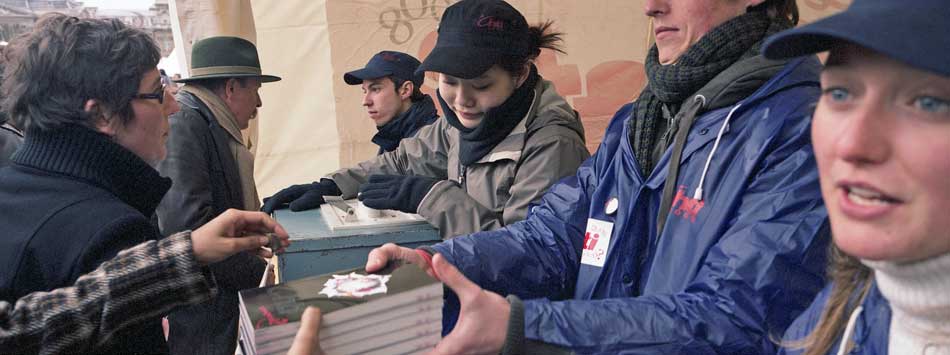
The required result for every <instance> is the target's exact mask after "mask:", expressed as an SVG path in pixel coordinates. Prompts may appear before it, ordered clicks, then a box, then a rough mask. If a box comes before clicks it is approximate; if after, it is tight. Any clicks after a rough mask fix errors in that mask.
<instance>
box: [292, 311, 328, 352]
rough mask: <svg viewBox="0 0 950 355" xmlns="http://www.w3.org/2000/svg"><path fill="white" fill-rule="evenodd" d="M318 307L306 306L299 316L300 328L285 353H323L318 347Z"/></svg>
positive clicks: (319, 318)
mask: <svg viewBox="0 0 950 355" xmlns="http://www.w3.org/2000/svg"><path fill="white" fill-rule="evenodd" d="M320 320H321V315H320V309H318V308H316V307H307V309H305V310H304V311H303V315H302V316H301V317H300V329H299V330H297V336H296V337H294V344H293V345H291V346H290V350H289V351H287V355H324V352H323V349H321V348H320Z"/></svg>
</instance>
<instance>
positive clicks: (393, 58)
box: [381, 52, 399, 62]
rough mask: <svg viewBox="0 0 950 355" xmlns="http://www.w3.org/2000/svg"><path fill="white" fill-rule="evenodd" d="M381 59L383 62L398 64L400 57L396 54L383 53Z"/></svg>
mask: <svg viewBox="0 0 950 355" xmlns="http://www.w3.org/2000/svg"><path fill="white" fill-rule="evenodd" d="M381 57H382V58H383V60H385V61H387V62H398V61H399V57H397V56H396V55H395V54H392V53H389V52H385V53H383V54H382V55H381Z"/></svg>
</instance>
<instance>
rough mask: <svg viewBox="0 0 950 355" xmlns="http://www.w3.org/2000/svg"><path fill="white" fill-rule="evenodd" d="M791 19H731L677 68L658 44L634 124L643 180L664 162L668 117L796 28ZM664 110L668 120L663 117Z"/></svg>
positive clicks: (754, 15) (751, 14)
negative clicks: (663, 60) (660, 147)
mask: <svg viewBox="0 0 950 355" xmlns="http://www.w3.org/2000/svg"><path fill="white" fill-rule="evenodd" d="M791 27H792V25H791V23H789V21H787V20H782V19H771V18H769V17H768V15H766V14H765V13H764V12H761V11H755V12H749V13H745V14H743V15H740V16H737V17H735V18H732V19H730V20H728V21H726V22H724V23H723V24H721V25H719V26H717V27H716V28H714V29H712V30H711V31H709V33H706V34H705V35H703V37H702V38H700V39H699V41H697V42H696V43H694V44H693V45H691V46H690V47H689V48H688V49H687V50H686V52H685V53H683V54H682V55H681V56H680V57H679V58H678V59H677V61H676V63H675V64H671V65H662V64H660V62H659V50H658V49H657V47H656V45H654V46H653V47H651V48H650V51H649V53H648V54H647V58H646V62H645V63H644V66H645V69H646V74H647V79H648V84H647V87H646V88H644V89H643V91H642V92H641V93H640V96H639V97H638V98H637V101H636V103H635V104H634V105H635V109H634V111H633V112H634V113H633V115H634V116H633V120H632V122H630V125H631V128H632V129H631V133H630V137H629V138H630V140H631V142H630V143H631V145H632V146H633V149H634V154H635V155H636V158H637V163H638V164H639V166H640V169H641V172H642V173H643V174H644V175H649V174H650V173H651V172H652V171H653V169H654V167H655V165H656V161H657V160H659V157H657V156H655V154H654V153H655V150H656V147H657V144H658V143H661V139H660V138H661V136H663V135H664V134H665V132H666V131H667V130H669V129H670V128H671V127H672V125H673V124H672V122H667V120H665V119H664V118H665V116H668V117H670V118H671V117H673V116H675V115H676V113H677V112H678V111H679V108H680V105H681V104H682V102H683V100H685V99H686V98H687V97H689V96H690V95H692V94H693V93H695V92H697V91H699V89H701V88H702V87H703V86H705V85H706V84H707V83H709V81H710V80H712V79H713V78H714V77H716V75H718V74H719V73H721V72H722V71H723V70H726V69H727V68H729V67H730V66H731V65H733V64H734V63H736V62H738V61H739V60H742V59H745V58H749V57H753V56H756V55H759V51H760V50H761V47H762V43H763V42H764V40H765V38H766V37H768V36H769V35H771V34H773V33H777V32H779V31H781V30H784V29H788V28H791ZM664 107H665V109H666V111H667V115H664V113H663V110H664Z"/></svg>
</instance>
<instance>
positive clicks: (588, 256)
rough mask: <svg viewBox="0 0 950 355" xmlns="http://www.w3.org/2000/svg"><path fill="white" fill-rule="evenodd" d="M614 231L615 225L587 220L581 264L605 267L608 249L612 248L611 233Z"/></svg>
mask: <svg viewBox="0 0 950 355" xmlns="http://www.w3.org/2000/svg"><path fill="white" fill-rule="evenodd" d="M613 229H614V224H613V223H611V222H607V221H601V220H597V219H593V218H589V219H587V232H586V233H584V245H583V248H584V249H583V251H582V253H581V264H586V265H591V266H597V267H604V261H606V260H607V248H609V247H610V233H611V232H613Z"/></svg>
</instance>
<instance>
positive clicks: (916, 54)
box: [762, 0, 950, 76]
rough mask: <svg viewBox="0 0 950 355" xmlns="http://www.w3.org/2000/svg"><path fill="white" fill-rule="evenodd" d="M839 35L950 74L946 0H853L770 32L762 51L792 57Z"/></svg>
mask: <svg viewBox="0 0 950 355" xmlns="http://www.w3.org/2000/svg"><path fill="white" fill-rule="evenodd" d="M842 41H846V42H851V43H854V44H857V45H860V46H863V47H866V48H869V49H872V50H874V51H877V52H880V53H882V54H884V55H886V56H889V57H891V58H894V59H896V60H898V61H901V62H904V63H906V64H908V65H910V66H913V67H916V68H920V69H923V70H927V71H931V72H935V73H938V74H941V75H944V76H950V2H948V1H947V0H913V1H907V0H854V2H852V3H851V6H849V7H848V9H847V10H845V11H843V12H840V13H838V14H835V15H832V16H829V17H826V18H824V19H821V20H818V21H815V22H813V23H810V24H808V25H805V26H802V27H799V28H796V29H792V30H787V31H784V32H779V33H778V34H776V35H775V36H772V37H771V38H769V39H768V40H766V42H765V46H764V47H763V50H762V53H763V54H764V55H765V57H766V58H770V59H784V58H791V57H798V56H803V55H809V54H814V53H819V52H824V51H827V50H829V49H831V47H832V46H834V45H835V44H837V43H840V42H842Z"/></svg>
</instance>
